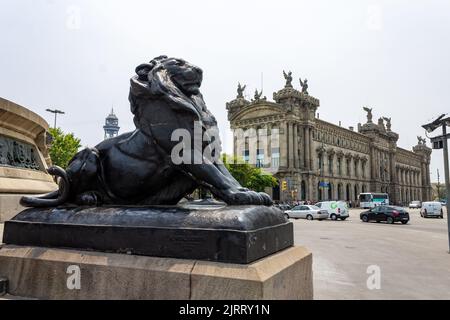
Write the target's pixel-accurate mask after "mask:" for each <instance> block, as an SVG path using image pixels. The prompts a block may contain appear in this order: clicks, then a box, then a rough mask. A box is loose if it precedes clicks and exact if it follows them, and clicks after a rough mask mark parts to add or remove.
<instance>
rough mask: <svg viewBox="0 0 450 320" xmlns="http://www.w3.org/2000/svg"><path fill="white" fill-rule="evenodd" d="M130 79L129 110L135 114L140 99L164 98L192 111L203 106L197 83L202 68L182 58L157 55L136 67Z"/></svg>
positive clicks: (200, 80) (199, 84) (200, 78)
mask: <svg viewBox="0 0 450 320" xmlns="http://www.w3.org/2000/svg"><path fill="white" fill-rule="evenodd" d="M136 74H137V75H136V76H134V77H133V78H132V79H131V89H130V102H131V111H132V112H133V114H135V115H136V112H137V111H138V110H137V109H138V108H139V103H138V100H139V99H140V98H143V99H145V98H150V99H158V98H159V99H166V100H167V101H168V102H170V103H171V105H174V106H176V107H181V108H182V109H187V110H190V111H192V112H194V113H195V114H196V115H197V117H198V118H201V115H200V112H199V110H202V109H203V108H204V101H203V97H202V95H201V94H200V86H201V84H202V80H203V71H202V70H201V69H200V68H199V67H197V66H195V65H193V64H190V63H188V62H186V61H185V60H183V59H177V58H168V57H167V56H160V57H157V58H155V59H153V60H152V61H150V62H149V63H144V64H141V65H139V66H138V67H137V68H136Z"/></svg>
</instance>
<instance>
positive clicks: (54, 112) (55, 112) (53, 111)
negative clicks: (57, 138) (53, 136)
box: [45, 109, 66, 129]
mask: <svg viewBox="0 0 450 320" xmlns="http://www.w3.org/2000/svg"><path fill="white" fill-rule="evenodd" d="M45 111H47V112H50V113H53V114H54V115H55V122H54V126H53V128H54V129H56V117H57V115H58V114H66V113H65V112H64V111H61V110H58V109H55V110H52V109H47V110H45Z"/></svg>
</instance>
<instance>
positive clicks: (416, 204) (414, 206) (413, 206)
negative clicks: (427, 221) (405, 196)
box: [409, 201, 422, 209]
mask: <svg viewBox="0 0 450 320" xmlns="http://www.w3.org/2000/svg"><path fill="white" fill-rule="evenodd" d="M421 207H422V203H421V202H420V201H411V203H410V204H409V208H410V209H420V208H421Z"/></svg>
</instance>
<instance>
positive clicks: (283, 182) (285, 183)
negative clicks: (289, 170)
mask: <svg viewBox="0 0 450 320" xmlns="http://www.w3.org/2000/svg"><path fill="white" fill-rule="evenodd" d="M287 189H288V184H287V181H286V180H283V181H282V182H281V191H286V190H287Z"/></svg>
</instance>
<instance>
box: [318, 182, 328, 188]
mask: <svg viewBox="0 0 450 320" xmlns="http://www.w3.org/2000/svg"><path fill="white" fill-rule="evenodd" d="M329 186H330V184H329V183H328V182H324V181H321V182H320V183H319V187H320V188H329Z"/></svg>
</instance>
